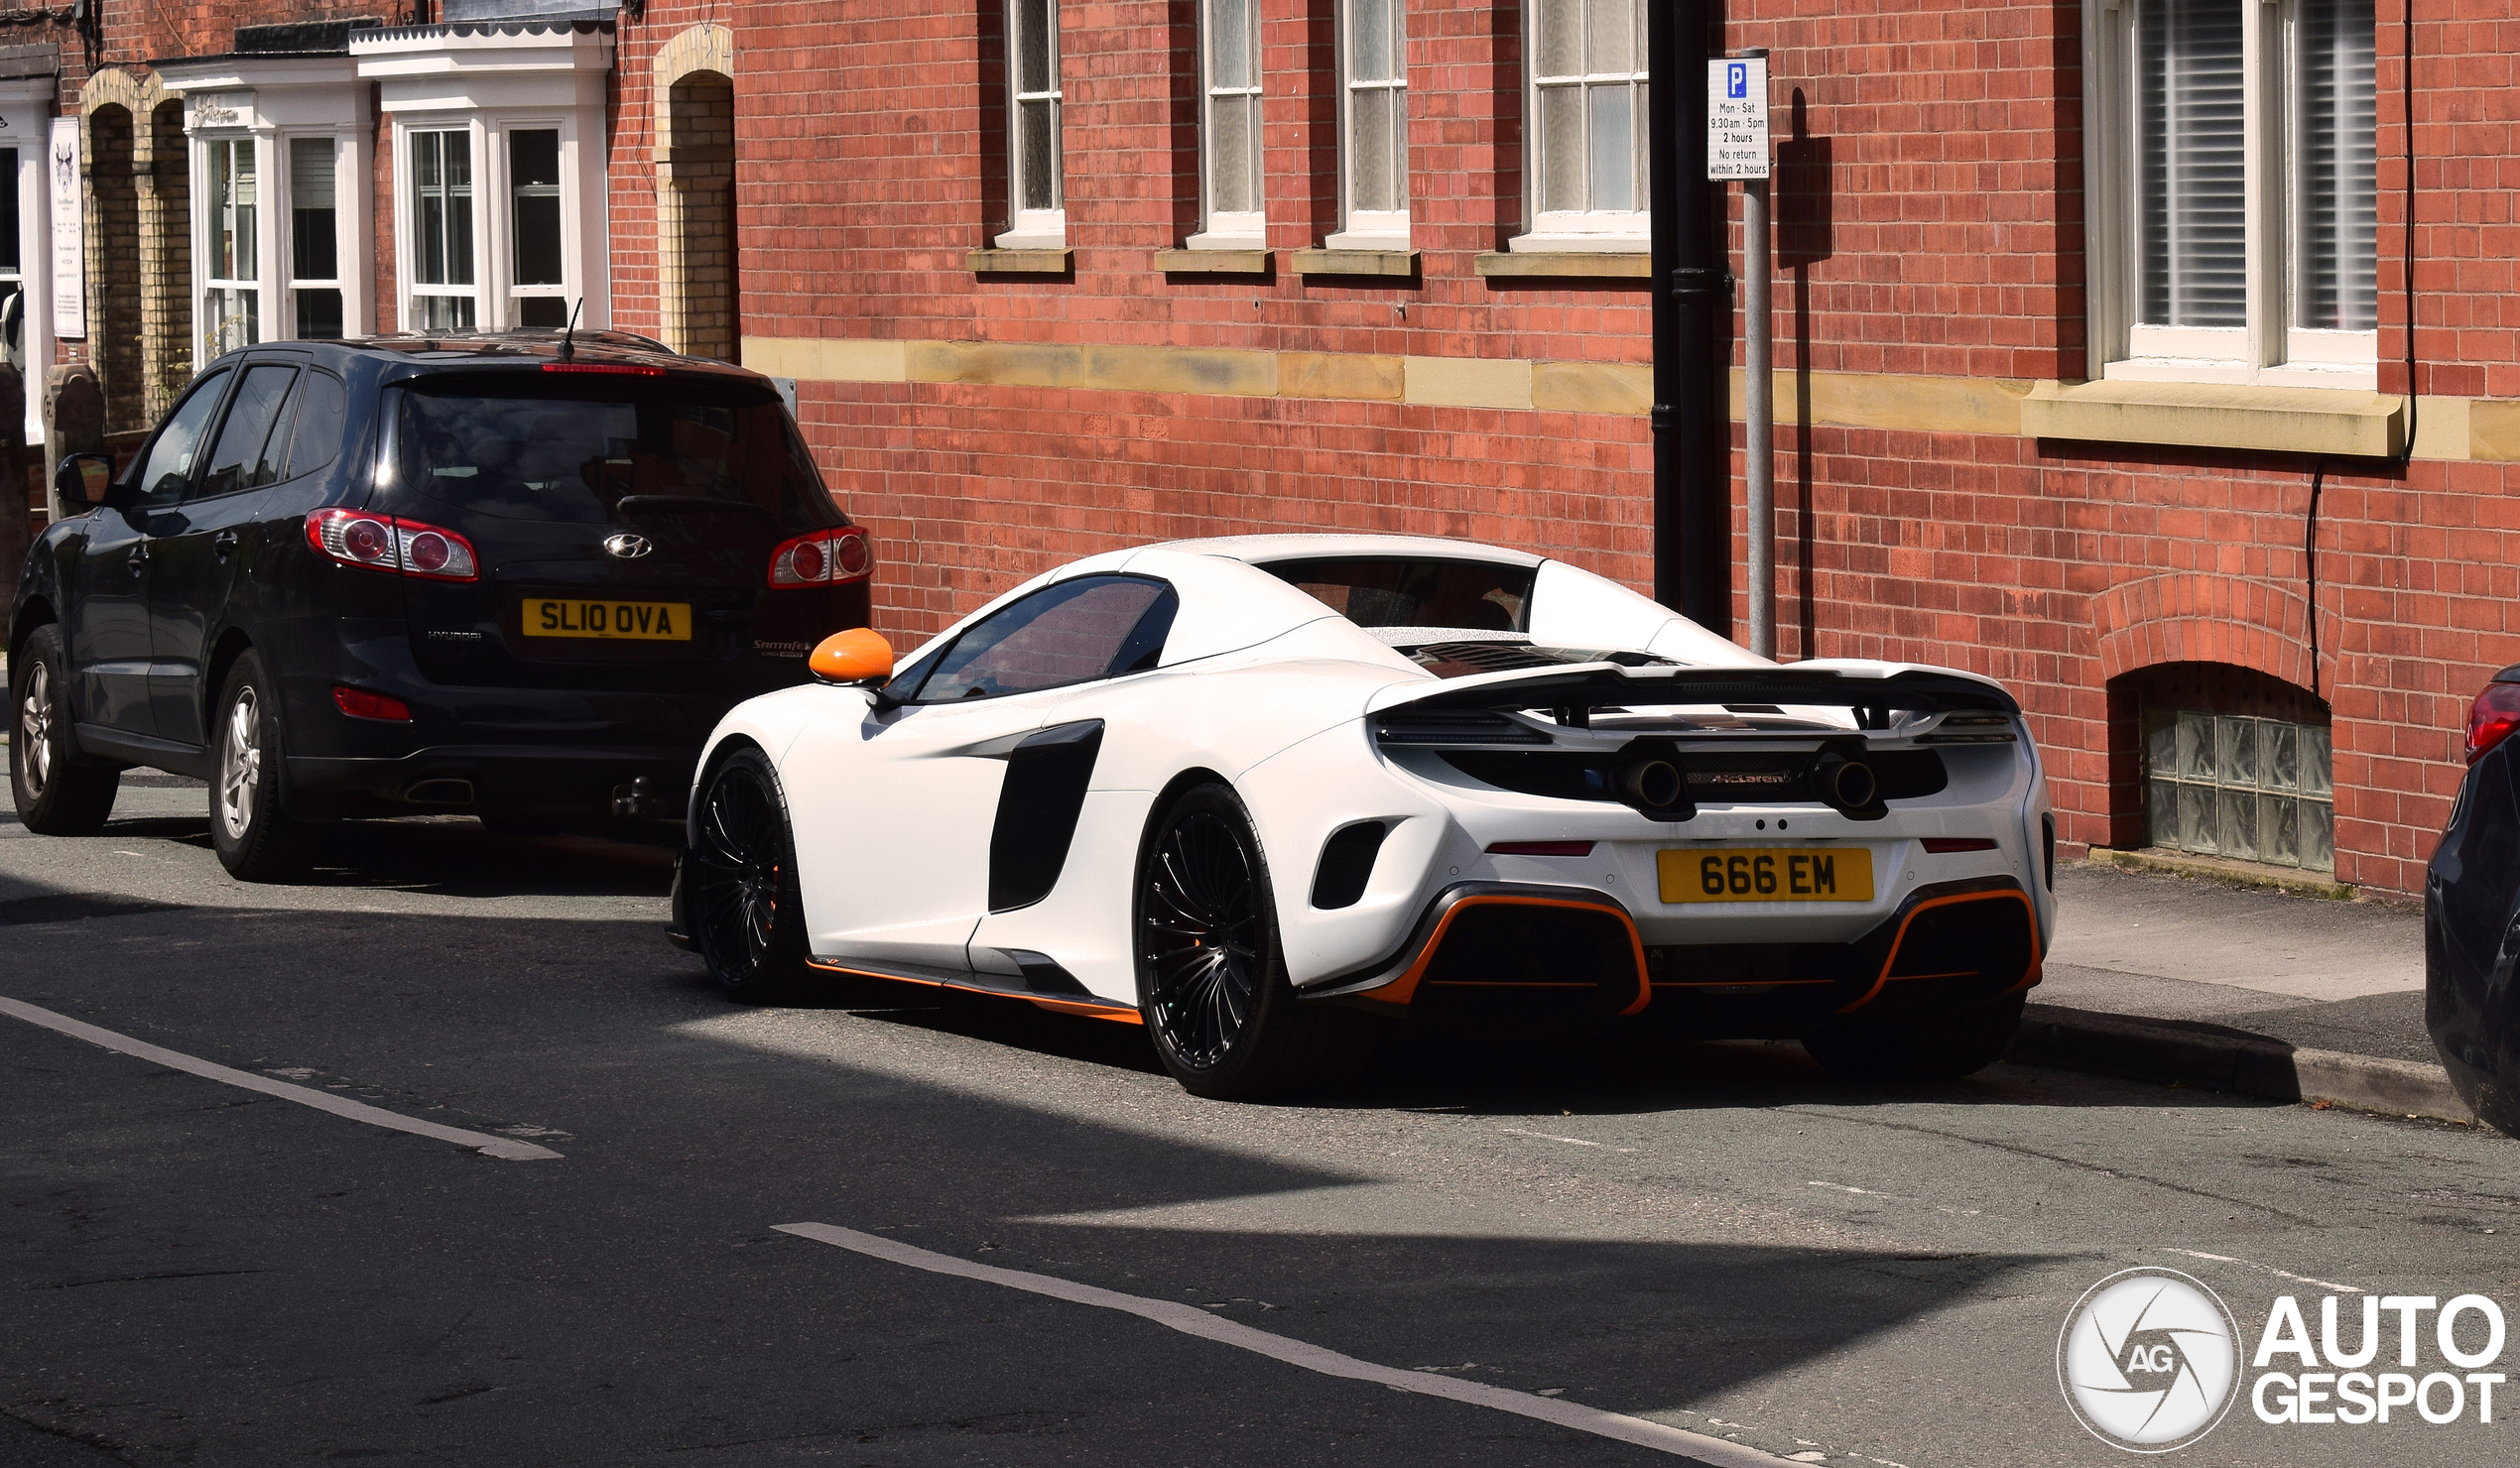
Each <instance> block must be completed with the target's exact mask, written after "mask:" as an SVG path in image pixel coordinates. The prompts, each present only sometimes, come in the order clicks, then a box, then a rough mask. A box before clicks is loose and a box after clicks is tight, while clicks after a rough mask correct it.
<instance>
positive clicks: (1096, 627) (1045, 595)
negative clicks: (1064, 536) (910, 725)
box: [889, 576, 1181, 703]
mask: <svg viewBox="0 0 2520 1468" xmlns="http://www.w3.org/2000/svg"><path fill="white" fill-rule="evenodd" d="M1180 605H1181V598H1180V596H1179V595H1178V594H1177V593H1176V592H1175V591H1174V590H1173V588H1172V587H1171V586H1169V585H1167V584H1165V583H1164V582H1162V581H1158V580H1154V579H1152V578H1150V577H1146V576H1079V577H1077V578H1076V579H1075V580H1072V581H1062V582H1060V583H1058V584H1057V585H1055V586H1045V587H1043V588H1042V589H1041V590H1039V591H1036V592H1034V593H1033V594H1032V595H1030V596H1027V597H1025V598H1024V599H1023V600H1022V601H1019V602H1016V603H1014V604H1013V605H1011V606H1005V607H1000V608H999V609H998V610H997V611H995V612H993V613H991V614H990V615H989V616H988V617H986V618H984V619H982V620H981V621H979V622H976V623H974V624H973V625H972V626H970V627H969V628H966V629H965V630H964V631H963V633H962V635H961V636H960V637H958V638H956V639H954V641H953V645H952V646H951V647H949V648H947V649H945V655H944V656H943V657H941V658H938V659H936V660H935V662H934V664H933V666H932V669H921V670H913V672H912V674H911V675H910V676H909V677H905V678H900V679H896V680H895V684H896V685H895V686H894V687H893V688H892V689H890V690H889V691H890V692H891V693H892V695H893V696H894V697H896V698H898V699H900V700H901V701H903V702H905V703H952V702H955V701H957V700H960V699H964V698H996V697H1002V696H1005V695H1007V694H1010V693H1033V692H1039V691H1040V690H1042V689H1044V688H1057V687H1064V686H1066V685H1068V684H1070V683H1082V682H1090V681H1092V680H1094V679H1095V678H1104V677H1115V676H1118V675H1119V674H1121V673H1142V672H1145V671H1146V670H1148V669H1151V668H1153V667H1155V666H1156V663H1157V661H1158V660H1159V659H1160V658H1162V656H1163V653H1164V638H1165V635H1166V634H1167V633H1169V632H1170V631H1171V630H1172V626H1173V613H1174V612H1175V610H1176V609H1178V608H1179V607H1180ZM914 678H915V679H916V682H915V685H912V686H904V684H911V683H912V680H913V679H914Z"/></svg>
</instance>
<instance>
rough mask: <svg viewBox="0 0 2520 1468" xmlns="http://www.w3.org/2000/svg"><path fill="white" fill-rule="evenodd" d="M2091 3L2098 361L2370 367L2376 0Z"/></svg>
mask: <svg viewBox="0 0 2520 1468" xmlns="http://www.w3.org/2000/svg"><path fill="white" fill-rule="evenodd" d="M2092 15H2093V17H2094V19H2093V22H2092V24H2093V27H2094V32H2095V34H2094V35H2093V37H2092V40H2093V43H2094V44H2093V47H2092V54H2093V56H2094V57H2095V58H2096V59H2097V62H2098V63H2097V64H2096V65H2094V66H2093V67H2091V68H2090V74H2091V76H2092V77H2093V81H2092V85H2093V88H2094V90H2095V93H2096V95H2095V96H2094V97H2093V98H2092V99H2091V100H2092V102H2093V105H2092V107H2091V109H2090V110H2091V115H2092V116H2093V117H2094V119H2095V121H2096V125H2095V126H2094V127H2093V128H2092V129H2091V131H2090V137H2091V142H2090V147H2091V152H2092V157H2091V175H2092V178H2093V181H2094V185H2095V186H2094V195H2095V202H2096V205H2097V206H2096V207H2094V208H2093V209H2092V211H2091V213H2090V219H2091V223H2090V225H2089V226H2088V227H2089V230H2090V234H2091V239H2090V246H2091V256H2092V262H2093V267H2094V268H2093V272H2092V277H2093V278H2092V306H2091V309H2092V326H2093V329H2092V333H2091V339H2092V350H2093V359H2094V360H2093V374H2092V375H2093V376H2105V377H2108V378H2113V379H2119V380H2126V381H2139V382H2181V381H2186V382H2207V383H2257V384H2265V385H2273V386H2289V387H2305V386H2307V387H2339V388H2356V387H2358V388H2369V387H2371V386H2372V385H2373V383H2374V381H2375V380H2376V371H2375V366H2374V358H2375V354H2376V351H2377V346H2378V329H2377V328H2378V324H2379V292H2378V258H2377V257H2378V250H2377V223H2378V215H2377V191H2376V186H2375V185H2376V178H2375V155H2374V113H2373V98H2372V60H2373V44H2372V42H2373V32H2374V21H2373V13H2372V3H2371V0H2100V4H2099V5H2098V6H2097V7H2096V8H2095V9H2094V11H2093V12H2092Z"/></svg>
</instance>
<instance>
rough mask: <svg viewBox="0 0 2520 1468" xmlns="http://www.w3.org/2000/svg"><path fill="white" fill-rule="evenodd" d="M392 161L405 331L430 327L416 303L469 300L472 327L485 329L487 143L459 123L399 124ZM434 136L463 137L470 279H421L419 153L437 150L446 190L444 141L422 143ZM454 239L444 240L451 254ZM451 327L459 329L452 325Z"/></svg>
mask: <svg viewBox="0 0 2520 1468" xmlns="http://www.w3.org/2000/svg"><path fill="white" fill-rule="evenodd" d="M394 134H395V138H394V144H395V146H394V162H395V177H396V181H397V183H396V186H395V190H394V193H395V198H394V224H395V233H396V235H397V236H398V239H397V249H396V251H395V258H396V259H398V260H400V261H401V262H402V263H403V269H402V272H401V275H402V284H403V311H402V316H403V329H404V330H406V331H425V330H430V329H433V328H432V327H431V326H430V325H428V324H424V323H423V322H422V320H421V318H420V317H421V312H420V309H419V304H420V303H421V302H423V301H430V300H443V301H468V302H470V303H472V329H474V330H481V329H485V328H486V327H487V325H488V318H489V314H490V313H489V311H488V309H487V308H486V307H485V306H484V305H483V303H482V299H481V298H482V291H481V284H482V283H481V277H482V275H483V273H484V267H485V266H486V265H487V263H488V261H487V256H488V254H489V252H488V250H486V249H485V248H484V244H485V236H486V235H487V234H488V233H489V231H488V230H487V229H485V228H483V226H482V219H481V214H482V197H481V195H482V193H483V191H484V190H483V188H482V186H481V180H482V174H483V172H484V170H483V168H482V163H483V159H482V154H483V152H484V151H485V150H484V147H483V144H484V143H485V142H486V141H487V140H486V139H485V138H484V137H483V135H482V131H481V129H479V128H476V127H469V126H464V125H461V124H458V125H456V126H454V127H409V128H406V127H402V126H400V125H397V126H396V127H395V129H394ZM438 137H458V138H461V139H463V145H464V151H465V166H466V167H467V168H468V169H469V170H470V171H471V178H470V179H469V180H468V181H467V182H466V183H465V197H466V198H467V199H468V200H469V201H470V203H471V205H472V208H471V216H472V217H471V223H470V227H469V228H467V229H466V230H465V231H464V244H465V245H466V246H468V247H469V253H470V255H471V262H470V263H471V274H472V279H471V280H469V281H424V280H422V279H421V278H420V274H421V259H422V255H423V242H422V230H421V189H422V188H423V186H424V184H423V181H422V176H421V170H420V155H421V151H422V150H423V149H424V148H434V149H435V150H436V151H437V153H438V156H439V174H440V178H439V183H438V185H437V186H438V188H439V189H440V190H441V192H443V190H444V189H445V188H446V183H445V180H444V170H445V163H444V159H445V145H444V144H443V143H434V144H433V143H429V142H425V141H424V139H431V138H438ZM446 197H448V198H449V199H451V197H452V195H451V194H447V195H446ZM492 197H493V199H494V200H495V198H496V195H493V196H492ZM454 239H455V236H454V235H453V234H451V233H449V235H448V236H447V241H446V243H447V248H448V252H449V254H451V253H452V249H453V244H454ZM454 273H455V272H454V271H453V270H452V269H448V270H446V271H444V272H442V274H446V275H453V274H454ZM435 329H438V330H445V329H449V328H447V327H444V326H438V327H436V328H435ZM452 329H462V328H461V327H455V328H452Z"/></svg>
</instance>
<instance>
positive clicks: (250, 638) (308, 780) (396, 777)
mask: <svg viewBox="0 0 2520 1468" xmlns="http://www.w3.org/2000/svg"><path fill="white" fill-rule="evenodd" d="M56 484H57V486H58V487H59V488H60V490H61V492H62V494H63V497H64V498H65V499H67V500H69V501H70V502H71V503H72V504H88V505H91V506H92V507H93V508H90V509H89V510H88V511H87V512H86V513H85V514H79V515H73V516H69V517H67V518H64V519H63V520H62V521H61V522H60V523H58V524H56V525H54V526H52V527H51V528H50V529H48V530H47V531H46V532H45V534H44V535H43V537H42V538H41V539H40V540H39V541H38V542H37V543H36V545H35V547H34V550H33V551H32V552H31V553H30V555H29V557H28V561H27V566H26V571H25V575H24V577H23V579H22V581H21V585H20V590H19V592H18V597H17V603H16V605H15V606H14V607H13V608H12V609H11V615H10V620H9V628H8V649H9V672H10V684H11V686H10V690H9V691H10V700H9V702H10V709H11V712H12V714H13V718H12V721H11V732H12V735H13V737H12V738H11V739H10V741H9V773H10V776H11V792H12V794H13V795H15V797H16V801H17V809H18V815H19V818H20V819H21V820H23V821H24V822H25V823H26V825H27V827H28V828H29V829H30V830H34V831H39V832H44V833H48V834H57V835H66V834H75V833H81V832H87V831H92V830H94V829H96V828H97V827H98V826H99V825H101V824H102V823H103V822H104V820H105V817H106V815H107V814H108V813H109V812H110V811H111V810H112V808H113V803H114V794H115V788H116V785H117V782H118V781H119V779H120V773H121V772H122V771H123V770H125V769H128V768H130V767H133V766H149V767H152V768H155V769H159V770H165V771H169V772H172V773H174V774H178V775H189V776H192V777H195V778H198V779H203V780H206V781H208V782H209V784H210V837H211V841H212V844H213V845H214V846H215V847H216V848H217V851H218V856H219V860H220V861H221V862H222V863H223V864H225V866H226V867H227V869H228V871H230V872H232V873H234V874H235V875H236V876H238V877H241V878H244V879H247V880H249V881H270V880H277V879H281V878H285V877H287V876H289V875H292V874H294V873H295V872H297V871H299V870H301V869H302V868H303V867H304V866H305V864H306V863H307V861H308V860H309V859H310V858H311V857H312V855H313V851H314V845H315V835H316V833H317V828H318V827H319V826H320V824H321V823H323V822H327V821H334V820H340V819H344V818H352V817H360V816H387V815H412V814H425V813H449V812H471V813H474V814H477V815H479V816H481V817H482V818H483V819H484V820H485V821H489V822H492V823H498V822H501V821H511V822H515V823H517V824H518V825H520V826H530V825H533V824H537V823H553V822H563V821H569V820H574V819H582V818H595V819H604V818H608V817H612V816H630V817H640V816H651V815H654V816H672V815H679V814H680V813H681V811H682V808H683V802H684V799H685V795H686V793H687V791H688V789H689V786H690V783H691V778H692V767H693V761H694V759H695V758H696V756H697V754H698V751H699V747H700V743H701V741H702V739H704V738H705V737H706V735H707V734H708V731H709V729H710V728H711V727H712V726H713V725H714V724H715V723H716V721H717V719H718V717H719V716H720V715H721V714H723V713H724V712H725V710H726V709H727V708H729V707H731V706H732V705H734V704H735V703H736V702H738V701H740V700H742V699H745V698H749V697H751V696H752V695H754V694H756V693H761V692H764V691H767V690H769V689H772V688H777V687H781V686H784V685H786V684H789V683H795V682H800V681H803V680H804V679H805V678H806V676H807V672H806V659H807V656H808V655H809V654H810V653H811V652H812V651H813V650H814V647H815V645H816V643H817V642H818V641H819V640H820V639H821V638H823V637H826V636H828V635H829V634H830V633H833V632H836V631H840V630H842V629H846V628H851V627H863V626H865V625H866V619H867V581H868V576H869V574H870V573H871V571H872V569H873V551H872V547H871V546H870V545H869V543H868V541H867V537H866V534H865V532H864V531H863V530H861V529H859V528H858V527H856V526H854V525H852V524H851V523H850V522H849V519H848V517H847V516H846V515H844V514H842V513H841V512H840V510H839V509H838V507H837V506H836V505H834V504H833V502H832V499H831V496H830V494H829V493H828V492H827V491H826V490H825V489H824V486H823V483H822V478H821V475H820V474H819V472H818V471H817V469H816V468H815V465H814V461H813V459H812V458H811V457H810V456H809V455H808V453H807V451H806V446H805V443H804V440H803V439H802V438H801V437H800V436H799V435H798V432H797V428H796V423H795V420H794V419H792V418H791V417H790V416H789V414H788V411H787V409H786V407H785V406H784V405H783V403H782V402H781V400H780V398H779V395H778V392H777V391H776V389H775V388H774V387H773V386H772V384H771V383H770V381H769V380H768V379H766V378H764V377H762V376H760V375H759V374H756V373H752V372H748V371H745V370H743V369H741V368H738V367H731V366H728V365H726V364H724V363H720V362H711V361H704V360H701V359H697V358H693V357H684V356H679V355H677V354H675V353H674V352H672V351H670V350H668V349H667V348H665V347H663V346H661V345H659V344H657V343H655V342H651V341H648V340H645V339H644V338H640V337H635V336H630V335H627V334H622V333H613V332H602V333H577V334H576V335H574V336H573V337H564V336H563V335H561V334H558V333H552V332H530V333H527V332H520V333H512V334H505V335H483V336H439V337H419V336H409V337H379V338H372V339H367V340H356V341H343V342H309V341H290V342H276V343H273V344H271V345H268V346H257V347H249V348H247V349H245V350H243V351H239V352H233V353H230V354H228V355H227V356H224V357H221V358H219V359H218V360H217V361H215V362H212V363H211V364H210V365H209V366H207V367H205V368H203V369H202V371H201V373H200V375H199V376H198V377H196V378H195V379H194V380H193V382H192V385H191V386H190V388H189V390H188V391H187V392H186V393H185V395H184V397H183V398H182V399H181V400H180V401H179V402H177V404H176V405H175V407H174V409H173V410H172V411H171V412H170V413H168V415H167V417H166V419H165V421H164V422H163V423H162V424H160V425H159V427H158V428H157V430H156V432H155V433H153V434H152V435H151V436H150V438H149V439H148V440H147V441H146V442H145V443H144V444H142V446H141V448H140V450H139V453H138V455H137V456H136V457H135V458H134V459H133V460H132V461H131V463H130V466H129V467H128V468H127V469H125V470H124V471H123V472H122V473H121V474H120V475H119V476H117V475H115V474H114V473H113V466H112V463H111V461H110V460H108V459H106V458H104V457H102V456H99V455H86V454H81V455H73V456H71V457H70V458H67V459H65V460H63V463H62V465H61V468H60V471H59V473H58V475H57V476H56Z"/></svg>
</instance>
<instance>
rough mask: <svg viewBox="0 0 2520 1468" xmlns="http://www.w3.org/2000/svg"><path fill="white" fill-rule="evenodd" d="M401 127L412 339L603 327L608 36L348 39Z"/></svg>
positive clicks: (394, 34)
mask: <svg viewBox="0 0 2520 1468" xmlns="http://www.w3.org/2000/svg"><path fill="white" fill-rule="evenodd" d="M350 55H351V58H352V59H353V60H354V61H356V62H357V63H358V71H359V75H360V76H361V77H362V78H367V79H372V80H374V81H376V82H377V83H378V101H379V104H380V105H381V106H382V107H383V108H384V109H385V110H387V111H388V112H390V113H392V114H393V118H394V148H395V159H396V162H397V165H398V167H397V169H396V171H395V173H396V179H397V183H396V186H395V199H394V227H395V233H396V237H397V240H396V242H397V246H398V254H399V255H400V258H401V259H402V261H403V263H404V269H403V270H402V271H401V272H400V278H401V287H402V302H401V310H402V319H403V323H404V326H405V328H406V329H408V330H415V331H475V330H478V331H505V330H515V329H524V330H552V331H557V330H560V329H561V328H562V327H564V326H566V325H567V323H568V321H569V318H570V313H571V311H572V310H573V311H575V313H576V321H577V324H578V325H579V326H581V327H586V328H590V329H601V328H604V327H607V326H609V325H611V324H612V311H611V305H610V301H609V272H608V270H607V262H606V245H607V242H608V238H609V226H608V224H607V219H606V209H605V198H604V194H605V188H604V147H605V144H604V140H605V136H606V134H605V129H604V102H605V78H606V76H607V74H608V73H609V72H610V71H611V69H612V55H613V37H612V33H611V32H610V31H609V30H598V29H592V28H582V29H581V28H580V27H578V26H576V25H573V24H571V23H569V22H567V21H565V20H564V21H539V20H529V21H522V22H519V23H517V24H516V25H515V26H513V27H509V26H505V25H504V23H503V25H502V27H500V28H490V27H470V26H460V27H459V26H402V27H396V28H394V29H391V30H378V31H374V32H369V33H364V34H360V33H353V35H352V38H351V41H350Z"/></svg>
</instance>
